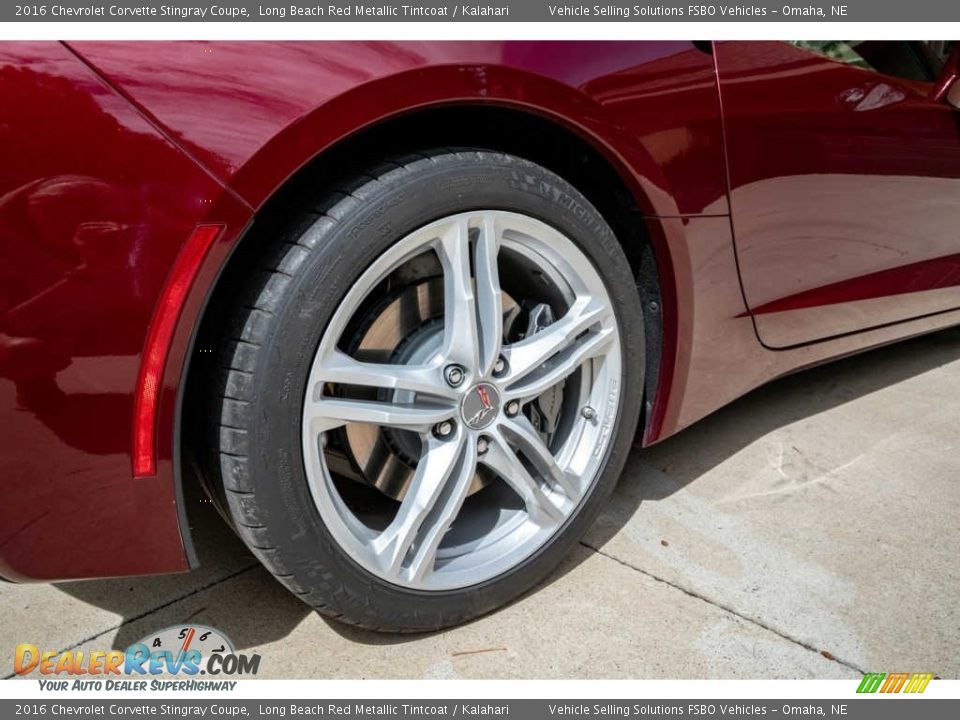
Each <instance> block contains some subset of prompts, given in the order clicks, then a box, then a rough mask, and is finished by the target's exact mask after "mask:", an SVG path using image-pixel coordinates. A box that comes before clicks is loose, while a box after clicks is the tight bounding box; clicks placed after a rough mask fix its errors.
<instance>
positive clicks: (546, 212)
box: [210, 149, 644, 631]
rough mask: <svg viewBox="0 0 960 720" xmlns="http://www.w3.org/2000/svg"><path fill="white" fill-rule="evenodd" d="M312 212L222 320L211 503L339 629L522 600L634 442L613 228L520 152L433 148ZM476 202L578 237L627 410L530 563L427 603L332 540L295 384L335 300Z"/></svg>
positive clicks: (622, 270)
mask: <svg viewBox="0 0 960 720" xmlns="http://www.w3.org/2000/svg"><path fill="white" fill-rule="evenodd" d="M314 207H315V208H317V207H319V208H326V209H325V210H323V211H322V212H321V211H318V210H316V209H309V210H307V211H305V212H303V213H302V214H301V215H300V216H299V217H296V218H294V219H293V220H292V222H291V224H290V228H292V229H288V230H287V231H286V232H282V231H281V232H279V233H278V232H277V231H276V229H273V233H272V236H273V238H276V239H275V240H274V241H273V247H272V248H271V250H270V253H271V254H270V258H271V260H270V262H268V265H269V269H268V270H266V271H265V272H264V273H262V274H261V275H259V276H257V277H256V278H252V279H251V280H250V283H249V286H248V287H247V289H246V290H247V294H246V298H245V299H242V298H241V299H239V300H238V301H237V302H238V305H237V307H236V308H235V315H234V318H233V321H232V322H231V323H229V324H228V325H227V327H228V330H227V336H228V337H227V338H225V339H224V341H223V342H224V344H223V347H224V355H223V357H222V363H221V364H222V366H223V367H224V368H225V371H224V372H223V373H222V374H221V375H220V380H219V381H218V383H217V386H216V387H215V388H213V392H214V395H215V400H214V402H213V407H212V408H211V412H212V413H213V418H212V422H213V424H215V425H216V426H218V427H219V437H218V444H219V447H218V448H217V449H218V451H219V452H218V453H217V454H216V455H217V457H216V460H215V462H214V467H212V468H210V470H211V471H212V474H213V475H214V477H217V476H219V479H220V487H219V488H217V490H218V492H217V495H219V497H220V501H221V502H225V505H226V507H225V508H224V511H225V512H226V513H227V514H228V515H229V516H230V518H232V520H233V523H234V525H235V527H236V530H237V532H238V533H239V535H240V536H241V537H242V539H243V540H244V541H245V542H246V544H247V545H248V546H249V547H250V549H251V550H252V552H253V553H254V554H255V555H256V556H257V557H258V558H259V559H260V561H261V562H262V563H263V564H264V565H265V566H266V567H267V568H268V569H269V570H270V571H271V572H272V573H273V574H274V575H275V576H276V577H277V579H279V580H280V582H282V583H283V584H284V585H286V586H287V587H288V588H289V589H290V590H291V591H292V592H293V593H295V594H296V595H298V596H299V597H300V598H302V599H303V600H304V601H305V602H307V603H308V604H310V605H311V606H313V607H314V608H316V609H317V610H319V611H320V612H322V613H324V614H325V615H329V616H331V617H334V618H338V619H340V620H342V621H344V622H347V623H351V624H353V625H357V626H362V627H365V628H369V629H377V630H385V631H429V630H435V629H438V628H442V627H446V626H450V625H454V624H457V623H461V622H464V621H466V620H469V619H471V618H474V617H477V616H479V615H482V614H484V613H487V612H489V611H491V610H493V609H495V608H497V607H500V606H502V605H504V604H505V603H508V602H510V601H511V600H513V599H515V598H516V597H517V596H519V595H520V594H522V593H523V592H525V591H527V590H529V589H530V588H532V587H533V586H535V585H536V584H538V583H539V582H540V581H542V580H543V579H544V577H545V576H546V575H547V574H548V573H549V572H550V570H551V569H553V568H554V567H555V566H556V565H557V564H558V563H559V562H560V561H561V560H562V559H563V558H564V556H566V555H567V554H568V552H569V551H570V550H571V548H572V547H573V546H574V545H575V544H576V543H577V541H578V540H579V539H580V538H581V537H582V535H583V533H584V532H585V531H586V529H587V528H588V527H589V525H590V524H591V523H592V522H593V520H594V518H595V517H596V515H597V513H598V511H599V509H600V507H601V505H602V503H603V501H604V499H605V498H606V497H607V496H608V494H609V493H610V491H611V490H612V488H613V487H614V485H615V483H616V480H617V478H618V476H619V474H620V472H621V470H622V468H623V465H624V462H625V460H626V456H627V453H628V452H629V450H630V447H631V445H632V441H633V437H634V433H635V430H636V425H637V421H638V418H639V415H640V409H641V402H642V390H641V389H642V388H643V387H644V378H643V373H644V368H643V357H644V347H643V318H642V311H641V307H640V301H639V297H638V293H637V290H636V287H635V284H634V279H633V277H632V274H631V271H630V266H629V264H628V262H627V259H626V257H625V255H624V253H623V250H622V249H621V247H620V245H619V244H618V242H617V239H616V237H615V236H614V233H613V231H612V230H611V229H610V227H609V225H608V224H607V223H606V222H605V220H604V219H603V217H601V215H600V214H599V213H598V212H597V210H596V209H595V208H594V207H593V206H592V205H591V204H590V203H589V202H588V201H587V199H586V198H585V197H584V196H583V195H582V194H581V193H579V192H578V191H577V190H576V189H574V188H573V187H571V186H570V185H569V184H568V183H567V182H565V181H564V180H563V179H562V178H560V177H558V176H556V175H555V174H553V173H551V172H550V171H548V170H546V169H544V168H542V167H540V166H538V165H535V164H533V163H531V162H528V161H526V160H522V159H519V158H517V157H513V156H509V155H505V154H502V153H498V152H492V151H484V150H460V149H458V150H443V151H439V150H438V151H430V152H428V153H424V154H419V155H415V156H406V157H404V158H401V159H396V160H394V161H392V162H390V163H386V164H383V165H380V166H379V167H378V168H377V169H375V170H368V171H367V172H366V173H362V174H358V175H357V177H356V179H354V181H353V182H348V183H344V184H343V185H342V186H341V187H340V188H338V189H337V190H336V191H334V192H329V193H324V196H323V197H322V198H318V199H317V204H316V205H315V206H314ZM479 207H487V208H498V209H503V210H509V211H514V212H520V213H524V214H526V215H529V216H532V217H535V218H538V219H540V220H542V221H543V222H546V223H548V224H550V225H552V226H553V227H555V228H556V229H558V230H559V231H561V232H562V233H564V234H565V235H566V236H567V237H569V238H570V239H572V240H573V241H574V242H575V243H576V244H577V245H578V246H579V247H580V248H581V249H582V250H583V251H584V252H585V254H586V255H587V257H589V258H590V259H591V260H592V262H593V263H594V265H595V267H596V269H597V270H598V271H599V273H600V276H601V277H602V278H603V280H604V282H605V284H606V286H607V290H608V293H609V296H610V298H611V299H612V300H613V303H614V305H615V308H614V310H615V314H616V316H617V320H618V323H619V328H620V333H621V347H622V353H623V371H624V376H623V378H622V382H621V383H620V388H621V393H622V397H621V401H620V412H619V417H618V420H617V422H616V423H615V425H614V427H613V430H612V440H611V442H610V443H609V445H608V446H607V456H606V461H605V465H604V468H603V470H602V471H601V472H600V474H599V476H598V477H597V479H596V481H595V483H594V485H593V488H592V490H590V491H589V492H588V495H587V497H586V498H585V499H584V501H583V502H582V503H581V504H580V506H579V508H578V509H577V510H576V511H574V514H573V515H572V516H571V517H570V518H569V520H568V521H567V524H566V525H565V526H564V527H563V529H562V530H561V531H559V532H558V533H557V534H556V535H555V536H553V538H552V539H551V540H550V541H548V542H547V543H546V544H545V545H544V546H543V547H541V548H540V549H539V550H537V551H536V552H535V553H534V554H533V555H532V556H530V557H528V558H527V559H526V560H525V561H523V562H522V563H520V564H519V565H517V566H515V567H514V568H513V569H512V570H510V571H508V572H506V573H504V574H503V575H500V576H498V577H495V578H494V579H492V580H489V581H487V582H484V583H481V584H478V585H474V586H471V587H469V588H466V589H463V590H457V591H438V592H424V591H417V590H411V589H408V588H404V587H400V586H397V585H393V584H390V583H388V582H386V581H384V580H382V579H380V578H378V577H376V576H374V575H372V574H370V573H369V572H367V571H366V570H364V569H363V568H362V567H360V566H359V565H358V564H357V563H355V562H354V561H353V560H352V559H351V558H350V557H348V556H347V555H346V554H345V553H344V551H343V550H342V549H341V548H340V546H339V545H338V544H337V542H336V541H335V540H334V539H333V537H332V536H331V534H330V532H329V531H328V530H327V528H326V527H325V525H324V523H323V522H322V520H321V517H320V515H319V513H318V512H317V510H316V508H315V506H314V502H313V500H312V497H311V493H310V491H309V488H308V485H307V480H306V474H305V470H304V466H303V457H302V455H303V453H302V449H301V431H300V423H301V413H302V403H303V395H304V388H305V386H306V381H307V377H308V374H309V371H310V366H311V362H312V359H313V356H314V353H315V350H316V346H317V343H318V342H319V339H320V337H321V335H322V333H323V330H324V328H325V327H326V324H327V323H328V322H329V320H330V317H331V315H332V313H333V311H334V309H335V308H336V307H337V305H338V303H339V302H340V300H341V298H342V297H343V296H344V294H345V293H346V292H347V290H348V289H349V288H350V287H351V285H352V284H353V283H354V282H355V281H356V279H357V277H358V276H359V275H360V274H361V273H362V271H363V270H364V269H365V268H366V267H367V266H368V265H369V264H370V263H371V262H372V261H373V260H374V259H375V258H376V257H377V256H378V255H380V254H381V253H382V252H383V250H384V249H385V248H386V247H388V246H389V245H390V244H392V243H393V242H395V241H397V240H399V239H400V238H401V237H403V236H404V235H406V234H407V233H409V232H411V231H412V230H414V229H416V228H418V227H420V226H423V225H424V224H426V223H428V222H430V221H432V220H434V219H436V218H439V217H443V216H445V215H448V214H451V213H456V212H461V211H466V210H472V209H475V208H479Z"/></svg>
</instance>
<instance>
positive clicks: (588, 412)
mask: <svg viewBox="0 0 960 720" xmlns="http://www.w3.org/2000/svg"><path fill="white" fill-rule="evenodd" d="M580 414H581V415H583V416H584V417H585V418H586V419H587V420H593V419H594V418H595V417H596V416H597V411H596V410H594V409H593V408H592V407H590V406H589V405H584V406H583V410H581V411H580Z"/></svg>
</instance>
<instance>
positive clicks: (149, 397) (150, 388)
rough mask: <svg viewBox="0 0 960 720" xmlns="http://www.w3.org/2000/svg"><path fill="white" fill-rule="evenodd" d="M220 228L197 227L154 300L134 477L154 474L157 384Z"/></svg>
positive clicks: (138, 399) (138, 400) (136, 423)
mask: <svg viewBox="0 0 960 720" xmlns="http://www.w3.org/2000/svg"><path fill="white" fill-rule="evenodd" d="M222 229H223V226H222V225H198V226H197V227H196V228H195V229H194V231H193V233H191V235H190V237H189V238H188V239H187V242H186V243H185V244H184V246H183V248H182V249H181V250H180V253H179V254H178V255H177V259H176V261H174V263H173V268H172V269H171V270H170V274H169V275H168V276H167V281H166V283H164V286H163V290H162V291H161V293H160V297H159V298H158V299H157V304H156V307H155V309H154V311H153V317H152V318H151V319H150V329H149V331H148V333H147V342H146V344H145V345H144V347H143V355H142V357H141V358H140V376H139V377H138V378H137V391H136V395H135V396H134V408H133V475H134V477H145V476H149V475H156V473H157V450H156V429H157V409H158V407H159V404H160V385H161V383H162V382H163V370H164V367H165V366H166V363H167V353H168V352H169V350H170V343H171V342H172V340H173V331H174V328H175V327H176V325H177V320H178V319H179V317H180V312H181V310H182V309H183V303H184V301H185V300H186V298H187V293H188V292H189V290H190V286H191V285H192V284H193V281H194V278H195V277H196V275H197V271H199V269H200V265H201V263H202V262H203V259H204V258H205V257H206V255H207V251H209V250H210V246H211V245H213V242H214V240H216V239H217V236H218V235H219V234H220V231H221V230H222Z"/></svg>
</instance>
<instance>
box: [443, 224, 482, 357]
mask: <svg viewBox="0 0 960 720" xmlns="http://www.w3.org/2000/svg"><path fill="white" fill-rule="evenodd" d="M437 251H438V254H439V256H440V264H441V265H442V266H443V309H444V319H443V320H444V342H443V355H444V357H445V358H447V360H448V361H449V362H454V363H459V364H460V365H463V366H464V367H467V368H476V367H477V364H478V362H479V359H480V353H479V350H480V348H479V345H480V342H479V328H478V327H477V302H476V297H475V295H474V291H473V278H472V277H471V276H470V228H469V225H468V220H467V218H466V217H459V218H457V219H456V221H455V222H454V223H452V225H451V227H450V228H449V229H448V230H447V232H445V233H444V234H443V235H442V236H441V237H440V239H439V242H438V246H437Z"/></svg>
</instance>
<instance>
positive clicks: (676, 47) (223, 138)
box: [72, 42, 728, 215]
mask: <svg viewBox="0 0 960 720" xmlns="http://www.w3.org/2000/svg"><path fill="white" fill-rule="evenodd" d="M72 47H74V48H75V49H76V50H77V52H78V53H80V54H82V55H83V56H84V57H85V58H87V59H88V61H89V62H90V63H91V64H92V65H94V66H95V67H96V68H97V69H98V70H99V71H100V72H102V73H103V74H104V76H105V77H106V78H108V79H109V80H110V82H111V83H114V84H116V86H117V87H119V88H120V89H121V90H122V91H123V92H124V93H126V94H127V95H128V96H129V97H130V98H131V99H132V100H133V101H134V102H136V103H137V104H138V105H139V106H141V107H143V108H144V109H145V110H146V111H147V112H149V113H150V114H151V115H152V116H153V117H155V118H156V119H157V120H158V122H160V123H161V124H162V125H163V126H164V127H165V128H167V129H168V130H169V131H170V133H171V135H172V136H173V137H175V138H177V140H178V141H179V142H180V143H181V144H182V145H183V147H184V148H186V149H187V150H188V151H189V152H190V153H191V154H192V155H194V156H195V157H196V158H197V159H198V160H200V161H201V162H202V163H203V164H204V165H205V166H206V167H208V168H210V169H211V171H213V172H214V173H215V174H217V176H218V177H220V178H221V179H222V180H223V181H224V182H226V183H228V184H229V185H230V186H231V187H234V188H236V189H237V191H238V192H239V194H240V195H241V196H242V197H243V198H244V199H246V200H247V201H248V202H249V203H250V204H251V205H253V206H254V207H259V206H260V205H261V204H262V203H263V202H264V201H265V200H266V199H267V198H268V197H269V196H270V194H272V193H273V191H274V190H275V189H276V188H277V187H278V186H279V185H280V183H282V181H283V180H284V179H286V178H287V177H289V176H290V175H291V174H292V173H293V172H294V171H296V170H297V169H298V168H299V167H300V166H302V165H303V164H304V163H305V162H306V161H307V160H309V159H310V158H312V157H314V156H315V155H317V154H318V153H320V152H322V151H323V150H324V149H326V148H328V147H330V146H331V145H333V144H334V143H335V142H337V141H338V140H341V139H343V138H345V137H347V136H349V135H350V134H352V133H354V132H356V131H358V130H360V129H362V128H364V127H367V126H369V125H372V124H373V123H376V122H379V121H382V120H385V119H388V118H390V117H392V116H396V115H398V114H401V113H407V112H410V111H411V110H415V109H422V108H425V107H431V106H441V105H452V104H464V103H474V104H476V103H484V104H501V105H507V106H511V107H516V108H518V109H524V110H526V111H529V112H536V113H540V114H544V115H547V116H549V117H553V118H555V119H558V120H559V121H560V122H562V123H563V124H565V125H567V126H569V127H571V128H573V129H575V130H576V131H577V132H580V133H583V134H585V135H589V136H590V137H591V139H592V140H593V141H594V142H595V143H598V144H599V145H601V146H602V148H603V149H604V150H605V152H606V154H607V155H608V156H612V157H616V158H619V159H620V162H621V163H622V167H623V168H625V170H626V172H627V173H629V175H630V176H631V178H632V179H633V180H634V182H636V183H637V184H638V185H640V186H642V187H643V193H644V195H645V196H648V197H649V204H650V207H649V208H647V210H648V211H649V212H650V214H655V215H688V214H725V213H726V212H727V209H728V208H727V197H726V180H725V171H724V167H723V162H722V154H723V150H722V135H721V128H720V114H719V106H718V103H717V93H716V81H715V73H714V68H713V58H712V57H711V56H710V54H709V53H706V52H703V51H702V50H701V49H698V48H696V47H695V46H694V45H692V44H691V43H688V42H661V43H621V42H343V43H339V42H323V43H315V42H306V43H275V42H271V43H258V42H219V43H199V42H196V43H195V42H187V43H177V42H159V43H150V45H149V51H145V47H144V44H143V43H139V42H132V43H114V42H109V43H89V42H81V43H73V44H72Z"/></svg>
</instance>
